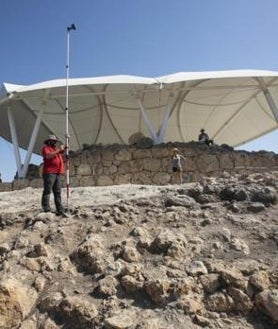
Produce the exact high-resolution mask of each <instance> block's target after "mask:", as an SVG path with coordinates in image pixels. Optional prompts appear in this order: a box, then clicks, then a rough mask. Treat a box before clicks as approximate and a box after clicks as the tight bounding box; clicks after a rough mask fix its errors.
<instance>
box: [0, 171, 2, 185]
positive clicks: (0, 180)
mask: <svg viewBox="0 0 278 329" xmlns="http://www.w3.org/2000/svg"><path fill="white" fill-rule="evenodd" d="M0 183H2V177H1V173H0Z"/></svg>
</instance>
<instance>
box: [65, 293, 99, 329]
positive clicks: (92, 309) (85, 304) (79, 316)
mask: <svg viewBox="0 0 278 329" xmlns="http://www.w3.org/2000/svg"><path fill="white" fill-rule="evenodd" d="M59 308H60V310H61V312H62V314H63V317H64V318H65V319H66V322H69V323H70V324H71V326H72V327H73V328H74V327H76V328H90V327H93V324H94V319H95V317H96V316H97V314H98V311H97V308H96V306H95V305H94V304H93V303H92V302H89V301H88V300H85V299H81V298H79V297H75V296H73V297H67V298H65V299H63V300H62V301H61V303H60V305H59Z"/></svg>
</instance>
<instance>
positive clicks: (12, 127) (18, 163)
mask: <svg viewBox="0 0 278 329" xmlns="http://www.w3.org/2000/svg"><path fill="white" fill-rule="evenodd" d="M7 114H8V120H9V126H10V132H11V137H12V143H13V149H14V156H15V161H16V168H17V174H18V177H20V178H21V177H22V173H21V169H22V165H21V157H20V153H19V146H18V139H17V133H16V126H15V122H14V117H13V114H12V111H11V109H10V108H8V110H7Z"/></svg>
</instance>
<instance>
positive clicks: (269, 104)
mask: <svg viewBox="0 0 278 329" xmlns="http://www.w3.org/2000/svg"><path fill="white" fill-rule="evenodd" d="M68 85H69V112H68V113H69V135H70V149H71V150H77V149H81V148H82V146H83V144H88V145H91V144H99V143H102V144H114V143H119V144H127V143H128V139H129V137H130V136H131V135H132V134H133V133H135V132H138V131H141V132H142V133H143V134H144V135H146V136H150V137H152V138H154V139H156V142H157V143H160V142H162V141H164V142H169V141H172V142H175V141H179V142H189V141H192V140H197V138H198V134H199V131H200V129H201V128H204V129H205V130H206V131H207V133H208V134H209V136H210V138H211V139H214V141H215V143H216V144H228V145H231V146H238V145H241V144H243V143H245V142H248V141H251V140H253V139H255V138H257V137H259V136H262V135H264V134H266V133H268V132H270V131H273V130H275V129H277V128H278V110H277V106H278V105H277V104H278V72H273V71H260V70H234V71H216V72H181V73H177V74H172V75H167V76H163V77H158V78H145V77H136V76H106V77H95V78H78V79H69V81H68ZM65 106H66V79H60V80H52V81H45V82H41V83H37V84H33V85H30V86H19V85H13V84H6V83H4V84H3V86H2V89H1V93H0V136H2V137H3V138H4V139H6V140H8V141H12V134H11V129H10V127H11V119H10V120H9V115H8V111H10V113H12V117H13V121H14V127H16V133H17V139H18V144H19V146H20V147H22V148H24V149H27V147H28V145H29V142H30V139H31V135H32V132H33V129H34V125H35V122H36V119H37V117H38V116H40V115H41V114H42V121H41V124H40V127H39V130H38V134H37V137H36V141H35V144H34V149H33V150H34V152H35V153H40V150H41V147H42V144H43V141H44V140H45V139H46V137H47V136H48V135H49V134H55V135H56V136H57V137H58V138H60V139H61V140H63V141H64V140H65V130H66V116H65Z"/></svg>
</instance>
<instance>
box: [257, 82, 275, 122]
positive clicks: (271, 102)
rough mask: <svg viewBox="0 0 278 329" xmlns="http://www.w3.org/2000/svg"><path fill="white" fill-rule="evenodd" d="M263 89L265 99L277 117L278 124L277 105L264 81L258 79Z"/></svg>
mask: <svg viewBox="0 0 278 329" xmlns="http://www.w3.org/2000/svg"><path fill="white" fill-rule="evenodd" d="M257 80H258V82H259V84H260V86H261V88H262V91H263V93H264V96H265V99H266V101H267V103H268V105H269V107H270V108H271V111H272V113H273V115H274V117H275V120H276V122H277V123H278V108H277V105H276V103H275V101H274V99H273V97H272V95H271V93H270V91H269V89H268V87H267V85H266V84H265V82H264V80H263V79H262V78H257Z"/></svg>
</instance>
